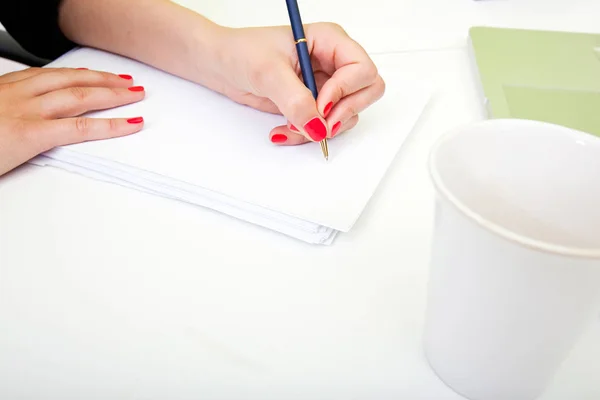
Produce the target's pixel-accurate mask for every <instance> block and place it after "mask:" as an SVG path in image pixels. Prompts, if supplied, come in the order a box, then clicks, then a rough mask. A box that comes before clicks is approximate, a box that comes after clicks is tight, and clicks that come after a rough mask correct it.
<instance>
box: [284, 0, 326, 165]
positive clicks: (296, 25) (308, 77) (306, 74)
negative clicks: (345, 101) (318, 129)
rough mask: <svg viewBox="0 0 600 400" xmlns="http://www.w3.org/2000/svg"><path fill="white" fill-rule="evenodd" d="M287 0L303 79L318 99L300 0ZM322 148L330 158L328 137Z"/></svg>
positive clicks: (322, 143)
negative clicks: (299, 7) (299, 6)
mask: <svg viewBox="0 0 600 400" xmlns="http://www.w3.org/2000/svg"><path fill="white" fill-rule="evenodd" d="M285 1H286V3H287V9H288V14H289V15H290V23H291V25H292V32H293V34H294V41H295V42H296V50H297V51H298V61H299V63H300V70H301V71H302V79H303V80H304V84H305V85H306V87H307V88H308V89H309V90H310V91H311V92H312V94H313V97H314V98H315V100H316V99H317V94H318V93H317V83H316V82H315V76H314V73H313V68H312V64H311V62H310V54H309V53H308V44H307V43H306V37H305V36H304V27H303V25H302V18H300V10H299V9H298V2H297V1H296V0H285ZM321 150H322V151H323V156H325V160H328V159H329V149H328V148H327V138H325V139H323V141H321Z"/></svg>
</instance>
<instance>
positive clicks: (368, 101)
mask: <svg viewBox="0 0 600 400" xmlns="http://www.w3.org/2000/svg"><path fill="white" fill-rule="evenodd" d="M384 92H385V83H384V81H383V79H382V78H381V77H378V78H377V80H376V81H375V83H373V84H372V85H371V86H368V87H366V88H364V89H362V90H360V91H358V92H356V93H354V94H351V95H350V96H348V97H344V98H343V99H342V100H340V102H339V103H338V104H336V106H335V107H333V108H332V109H331V111H330V113H329V115H328V116H327V121H328V123H329V124H330V126H331V129H330V131H331V136H334V135H333V130H334V129H333V127H334V126H335V124H337V123H341V124H344V123H346V121H348V120H350V119H351V118H352V117H354V116H355V115H358V114H360V113H361V112H362V111H364V110H365V109H366V108H367V107H369V106H371V105H372V104H373V103H375V102H376V101H377V100H379V99H380V98H381V96H383V94H384Z"/></svg>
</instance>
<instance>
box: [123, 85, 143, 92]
mask: <svg viewBox="0 0 600 400" xmlns="http://www.w3.org/2000/svg"><path fill="white" fill-rule="evenodd" d="M127 89H129V90H131V91H132V92H143V91H144V87H143V86H131V87H128V88H127Z"/></svg>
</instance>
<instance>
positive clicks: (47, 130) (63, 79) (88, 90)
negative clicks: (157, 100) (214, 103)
mask: <svg viewBox="0 0 600 400" xmlns="http://www.w3.org/2000/svg"><path fill="white" fill-rule="evenodd" d="M144 94H145V92H144V88H143V87H141V86H133V79H132V77H131V76H129V75H116V74H111V73H106V72H99V71H90V70H86V69H70V68H54V69H51V68H29V69H25V70H22V71H17V72H13V73H9V74H6V75H1V76H0V175H3V174H5V173H6V172H8V171H10V170H12V169H13V168H15V167H17V166H19V165H21V164H23V163H25V162H27V161H28V160H30V159H32V158H33V157H35V156H37V155H39V154H41V153H43V152H45V151H47V150H50V149H52V148H54V147H57V146H63V145H68V144H74V143H79V142H84V141H89V140H98V139H108V138H114V137H118V136H125V135H129V134H132V133H135V132H138V131H139V130H141V129H142V127H143V122H144V120H143V118H142V117H137V116H132V118H115V119H101V118H86V117H81V115H83V114H85V113H86V112H88V111H94V110H102V109H108V108H113V107H118V106H121V105H125V104H130V103H134V102H137V101H140V100H142V99H143V98H144Z"/></svg>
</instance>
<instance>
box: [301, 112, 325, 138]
mask: <svg viewBox="0 0 600 400" xmlns="http://www.w3.org/2000/svg"><path fill="white" fill-rule="evenodd" d="M304 130H305V131H306V133H308V136H310V138H311V139H312V140H314V141H315V142H320V141H321V140H323V139H325V138H326V137H327V127H326V126H325V124H324V123H323V121H321V119H320V118H318V117H315V118H313V119H311V120H310V121H308V122H307V123H306V125H304Z"/></svg>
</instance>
